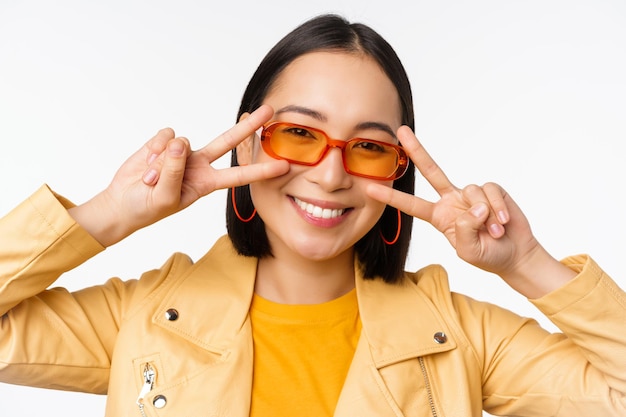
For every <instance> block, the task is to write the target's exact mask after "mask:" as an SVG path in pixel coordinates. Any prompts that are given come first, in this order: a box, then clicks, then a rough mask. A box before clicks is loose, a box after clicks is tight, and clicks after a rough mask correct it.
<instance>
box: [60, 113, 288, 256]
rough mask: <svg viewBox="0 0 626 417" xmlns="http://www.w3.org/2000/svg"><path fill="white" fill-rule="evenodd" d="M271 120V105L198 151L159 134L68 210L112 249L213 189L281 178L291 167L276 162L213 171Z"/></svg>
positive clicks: (166, 133)
mask: <svg viewBox="0 0 626 417" xmlns="http://www.w3.org/2000/svg"><path fill="white" fill-rule="evenodd" d="M272 115H273V109H272V108H271V107H270V106H267V105H264V106H261V107H259V108H258V109H257V110H256V111H254V112H253V113H251V114H250V115H249V117H247V118H245V119H243V120H242V121H240V122H239V123H237V124H236V125H235V126H233V127H232V128H231V129H229V130H228V131H226V132H224V133H223V134H221V135H220V136H218V137H217V138H216V139H214V140H213V141H211V142H210V143H209V144H207V145H206V146H205V147H204V148H202V149H199V150H196V151H192V150H191V148H190V145H189V142H188V141H187V139H185V138H182V137H176V136H175V134H174V131H173V130H172V129H169V128H168V129H162V130H160V131H159V132H158V133H157V134H156V136H154V137H153V138H152V139H150V140H149V141H148V142H147V143H146V144H145V145H144V146H143V147H142V148H141V149H140V150H138V151H137V152H136V153H135V154H134V155H132V156H131V157H130V158H129V159H128V160H126V162H124V164H123V165H122V166H121V167H120V169H119V170H118V171H117V173H116V174H115V176H114V178H113V180H112V182H111V183H110V184H109V186H108V187H107V188H106V189H105V190H104V191H103V192H101V193H99V194H98V195H96V196H95V197H94V198H92V199H91V200H89V201H88V202H86V203H84V204H82V205H80V206H76V207H73V208H71V209H70V210H69V212H70V215H71V216H72V217H74V219H75V220H76V221H77V222H78V223H79V224H80V225H81V226H82V227H83V228H85V229H86V230H87V231H88V232H89V233H90V234H91V235H92V236H93V237H94V238H95V239H96V240H98V241H99V242H100V243H101V244H102V245H103V246H110V245H112V244H114V243H116V242H118V241H120V240H122V239H123V238H125V237H126V236H128V235H130V234H131V233H133V232H135V231H136V230H139V229H140V228H142V227H145V226H148V225H150V224H152V223H155V222H157V221H159V220H161V219H163V218H165V217H167V216H169V215H171V214H173V213H176V212H178V211H180V210H182V209H184V208H186V207H188V206H189V205H191V204H192V203H193V202H195V201H196V200H197V199H199V198H200V197H203V196H205V195H207V194H209V193H211V192H213V191H215V190H218V189H223V188H230V187H233V186H240V185H245V184H249V183H251V182H254V181H259V180H263V179H267V178H272V177H276V176H280V175H283V174H285V173H286V172H287V171H288V170H289V164H288V163H287V162H286V161H280V160H276V161H271V162H267V163H260V164H251V165H248V166H237V167H229V168H225V169H215V168H214V167H212V166H211V163H212V162H214V161H215V160H216V159H218V158H219V157H221V156H222V155H224V154H225V153H227V152H229V151H230V150H232V149H233V148H235V147H236V146H237V145H238V144H239V143H240V142H242V141H243V140H244V139H246V138H247V137H249V136H251V135H252V134H253V133H254V132H255V131H256V130H257V129H258V128H259V127H261V126H262V125H263V123H265V122H267V121H268V120H269V119H270V118H271V117H272Z"/></svg>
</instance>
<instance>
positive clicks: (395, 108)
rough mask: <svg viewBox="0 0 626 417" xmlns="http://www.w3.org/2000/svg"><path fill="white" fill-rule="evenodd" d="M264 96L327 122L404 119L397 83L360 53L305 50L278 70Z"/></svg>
mask: <svg viewBox="0 0 626 417" xmlns="http://www.w3.org/2000/svg"><path fill="white" fill-rule="evenodd" d="M264 102H265V103H267V104H270V105H272V106H273V107H274V109H278V108H283V107H285V106H303V107H307V108H311V109H314V110H316V111H318V112H320V113H322V114H323V115H324V116H326V118H327V119H328V122H329V123H334V122H339V121H341V122H345V123H354V124H358V123H363V122H364V121H379V122H384V123H388V124H389V125H390V126H392V127H393V128H394V129H397V128H398V127H399V126H400V124H401V120H402V113H401V106H400V98H399V95H398V92H397V90H396V88H395V86H394V85H393V83H392V82H391V80H390V79H389V77H387V75H386V74H385V72H384V71H383V70H382V68H381V67H380V66H379V65H378V63H377V62H376V61H374V59H373V58H371V57H369V56H368V55H365V54H362V53H348V52H334V51H321V52H311V53H307V54H304V55H302V56H300V57H298V58H297V59H295V60H294V61H292V62H291V63H290V64H289V65H288V66H287V67H286V68H285V69H284V70H283V71H282V72H281V74H280V75H279V76H278V77H277V78H276V80H275V82H274V84H273V85H272V88H271V89H270V91H269V93H268V94H267V96H266V98H265V100H264Z"/></svg>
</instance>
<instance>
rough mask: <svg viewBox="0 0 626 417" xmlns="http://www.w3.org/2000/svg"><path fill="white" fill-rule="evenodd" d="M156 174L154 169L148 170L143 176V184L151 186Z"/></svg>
mask: <svg viewBox="0 0 626 417" xmlns="http://www.w3.org/2000/svg"><path fill="white" fill-rule="evenodd" d="M156 177H157V172H156V169H149V170H147V171H146V173H145V174H143V182H145V183H146V184H152V183H153V182H154V180H156Z"/></svg>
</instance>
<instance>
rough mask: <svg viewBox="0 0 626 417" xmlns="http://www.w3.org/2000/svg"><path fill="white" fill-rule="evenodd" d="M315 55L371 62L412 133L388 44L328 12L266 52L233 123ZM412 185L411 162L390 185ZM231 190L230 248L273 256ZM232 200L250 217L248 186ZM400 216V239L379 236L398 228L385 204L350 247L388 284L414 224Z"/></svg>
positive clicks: (409, 103)
mask: <svg viewBox="0 0 626 417" xmlns="http://www.w3.org/2000/svg"><path fill="white" fill-rule="evenodd" d="M316 51H338V52H348V53H356V54H364V55H367V56H369V57H371V58H372V59H374V60H375V61H376V62H377V63H378V65H380V67H381V68H382V69H383V71H384V72H385V74H386V75H387V76H388V77H389V79H390V80H391V82H392V83H393V85H394V86H395V87H396V90H397V92H398V95H399V97H400V104H401V109H402V124H405V125H407V126H409V127H410V128H411V129H412V130H415V119H414V115H413V98H412V93H411V85H410V83H409V80H408V77H407V74H406V71H405V69H404V66H403V65H402V63H401V62H400V59H399V58H398V56H397V55H396V53H395V51H394V50H393V48H392V47H391V45H389V43H388V42H387V41H386V40H385V39H383V38H382V37H381V36H380V35H379V34H378V33H377V32H376V31H374V30H373V29H372V28H370V27H369V26H366V25H364V24H361V23H350V22H348V21H347V20H346V19H344V18H343V17H340V16H337V15H332V14H326V15H321V16H318V17H315V18H313V19H311V20H308V21H306V22H305V23H303V24H302V25H300V26H298V27H297V28H296V29H294V30H293V31H291V32H290V33H288V34H287V35H286V36H285V37H284V38H282V39H281V40H280V41H279V42H278V43H277V44H276V45H275V46H274V47H273V48H272V49H271V50H270V51H269V52H268V53H267V55H266V56H265V58H264V59H263V60H262V61H261V63H260V64H259V66H258V68H257V70H256V71H255V73H254V75H253V76H252V78H251V80H250V82H249V83H248V86H247V88H246V90H245V92H244V94H243V97H242V100H241V106H240V108H239V113H238V114H237V120H239V118H240V116H241V115H242V114H243V113H246V112H248V113H250V112H252V111H254V110H255V109H257V108H258V107H259V106H261V104H263V100H264V99H265V97H266V95H267V94H268V92H269V91H270V89H271V88H272V85H273V83H274V81H275V80H276V78H277V77H278V76H279V75H280V74H281V72H282V71H283V70H284V69H285V67H287V65H289V64H290V63H291V62H292V61H293V60H295V59H296V58H298V57H300V56H301V55H304V54H307V53H309V52H316ZM236 152H237V151H236V149H233V151H232V155H231V166H236V165H238V164H237V153H236ZM414 184H415V166H414V165H413V163H412V162H410V163H409V167H408V169H407V172H406V173H405V174H404V175H403V176H402V177H400V178H398V179H397V180H395V181H394V183H393V188H395V189H397V190H401V191H404V192H407V193H410V194H413V192H414ZM232 192H233V191H232V189H230V190H228V199H227V202H226V228H227V231H228V235H229V236H230V239H231V241H232V242H233V245H234V247H235V249H236V250H237V251H238V252H239V253H240V254H242V255H245V256H254V257H257V258H262V257H266V256H272V250H271V247H270V243H269V241H268V239H267V234H266V233H265V224H264V223H263V220H262V219H261V218H260V217H259V216H254V218H253V219H252V220H251V221H249V222H247V223H244V222H242V221H240V220H239V219H238V218H237V216H236V215H235V212H234V209H233V204H232V201H231V194H232ZM235 198H236V201H237V208H238V210H239V212H240V213H242V216H249V215H250V214H251V213H252V212H253V210H254V206H253V203H252V198H251V197H250V190H249V187H248V186H247V185H246V186H242V187H236V188H235ZM401 216H402V221H401V223H402V225H401V230H400V236H399V238H398V241H397V242H396V243H395V244H393V245H387V244H386V243H384V242H383V240H382V238H381V234H382V235H383V236H385V238H386V239H387V240H391V239H392V238H393V237H394V236H395V234H396V231H397V228H398V220H397V219H398V214H397V210H396V209H395V208H393V207H390V206H387V207H385V210H384V212H383V214H382V216H381V217H380V219H379V220H378V222H377V223H376V225H375V226H374V227H373V228H372V229H371V230H370V231H369V232H367V234H366V235H365V236H363V237H362V238H361V239H360V240H359V241H358V242H357V243H356V244H355V251H356V254H357V257H358V260H359V263H360V264H361V268H362V273H363V276H364V277H365V278H368V279H371V278H375V277H381V278H382V279H383V280H384V281H385V282H388V283H395V282H398V281H399V280H400V279H401V277H402V275H403V273H404V265H405V261H406V258H407V254H408V251H409V241H410V239H411V231H412V226H413V217H412V216H409V215H407V214H405V213H402V214H401Z"/></svg>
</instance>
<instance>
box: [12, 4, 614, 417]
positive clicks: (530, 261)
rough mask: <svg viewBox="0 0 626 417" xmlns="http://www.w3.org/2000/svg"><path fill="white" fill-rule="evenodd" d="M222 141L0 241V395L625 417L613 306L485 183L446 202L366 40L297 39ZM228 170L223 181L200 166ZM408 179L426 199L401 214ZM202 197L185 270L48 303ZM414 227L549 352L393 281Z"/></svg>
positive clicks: (377, 45) (412, 283) (182, 408)
mask: <svg viewBox="0 0 626 417" xmlns="http://www.w3.org/2000/svg"><path fill="white" fill-rule="evenodd" d="M238 119H239V122H238V123H237V124H236V125H235V126H234V127H233V128H231V129H230V130H228V131H227V132H225V133H224V134H223V135H221V136H220V137H218V138H217V139H215V140H214V141H213V142H211V143H210V144H208V145H207V146H206V147H205V148H203V149H201V150H197V151H192V150H191V149H190V146H189V143H188V141H187V140H186V139H185V138H181V137H176V135H175V133H174V132H173V131H172V130H171V129H164V130H161V131H159V132H158V133H157V135H156V136H155V137H153V138H152V139H151V140H150V141H148V142H147V143H146V145H145V146H144V147H142V149H140V150H139V151H138V152H137V153H135V154H134V155H133V156H131V158H129V159H128V160H127V161H126V162H125V163H124V164H123V165H122V167H121V168H120V170H119V171H118V172H117V174H116V175H115V177H114V179H113V181H112V182H111V184H110V185H109V186H108V187H107V189H105V190H104V191H103V192H101V193H99V194H97V195H96V196H95V197H94V198H93V199H91V200H90V201H88V202H87V203H85V204H82V205H79V206H73V205H72V204H71V203H70V202H68V201H67V200H65V199H64V198H62V197H60V196H57V195H55V194H54V193H52V192H51V191H50V190H49V189H48V188H47V187H42V188H41V189H40V190H38V191H37V192H36V193H35V194H34V195H33V196H32V197H31V198H29V199H28V200H27V201H25V202H24V203H23V204H21V205H20V206H19V207H17V208H16V209H15V210H13V211H12V212H11V213H9V214H8V215H7V216H6V217H5V218H4V219H2V221H1V222H0V235H2V236H6V237H8V239H9V241H10V242H11V247H10V248H6V249H4V250H3V253H2V257H1V259H2V268H1V269H0V271H1V272H0V288H1V291H2V292H1V293H0V311H2V313H3V314H4V316H3V322H2V338H0V363H1V364H2V366H1V367H0V378H1V379H2V380H3V381H7V382H11V383H17V384H27V385H33V386H43V387H50V388H60V389H70V390H78V391H86V392H95V393H107V394H108V401H107V410H106V415H108V416H141V415H143V416H184V415H210V416H246V415H252V416H265V415H272V416H276V415H303V416H306V415H310V416H320V415H333V414H334V415H337V416H354V415H358V416H368V415H371V416H383V415H390V416H391V415H394V416H399V415H406V416H443V415H445V416H469V415H472V416H478V415H480V414H481V409H483V408H484V409H485V410H487V411H489V412H490V413H493V414H501V415H528V416H542V415H545V416H554V415H561V416H573V415H580V416H586V415H602V416H618V415H623V414H624V412H625V411H626V399H625V395H624V393H625V392H626V363H625V362H626V359H625V358H626V355H624V354H623V352H624V351H625V350H626V336H624V334H623V327H624V324H626V322H625V318H626V296H625V294H624V292H623V291H622V290H621V289H619V288H618V287H617V285H616V284H615V283H614V282H613V281H612V280H611V279H610V278H609V277H607V276H606V275H605V274H604V273H603V272H602V271H601V270H600V268H599V267H598V266H597V265H596V264H595V263H594V262H593V260H591V259H590V258H588V257H586V256H577V257H572V258H568V259H566V260H564V261H563V262H558V261H556V260H555V259H553V258H552V257H551V256H550V255H549V254H548V253H547V252H546V251H545V250H544V249H543V248H542V247H541V246H540V245H539V243H538V242H537V241H536V239H535V238H534V236H533V234H532V232H531V230H530V227H529V225H528V222H527V221H526V219H525V217H524V215H523V213H522V212H521V211H520V209H519V208H518V206H517V205H516V204H515V202H514V201H513V200H512V199H511V198H510V196H508V194H507V193H506V192H505V191H504V190H503V189H502V188H500V187H499V186H498V185H496V184H485V185H484V186H475V185H471V186H467V187H465V188H463V189H458V188H456V187H455V186H454V185H452V184H451V183H450V181H449V180H448V179H447V178H446V176H445V174H444V173H443V172H442V170H441V169H440V168H439V167H438V166H437V165H436V163H435V162H434V161H433V160H432V159H431V158H430V156H429V155H428V154H427V152H426V151H425V150H424V149H423V148H422V147H421V145H420V143H419V141H418V140H417V139H416V138H415V136H414V135H413V133H412V129H413V108H412V99H411V92H410V87H409V83H408V80H407V77H406V74H405V72H404V70H403V68H402V65H401V64H400V61H399V60H398V58H397V57H396V55H395V53H394V52H393V50H392V48H391V47H390V46H389V45H388V44H387V43H386V42H385V41H384V40H383V39H382V38H380V36H379V35H377V34H376V33H375V32H374V31H372V30H371V29H370V28H368V27H366V26H363V25H358V24H356V25H350V24H349V23H347V22H345V21H343V20H342V19H340V18H338V17H336V16H321V17H319V18H316V19H313V20H311V21H309V22H306V23H305V24H303V25H302V26H300V27H298V28H297V29H295V30H294V31H293V32H291V33H290V34H288V35H287V36H286V37H285V38H284V39H283V40H282V41H281V42H279V43H278V44H277V45H276V46H275V47H274V48H273V49H272V50H271V51H270V52H269V53H268V55H267V56H266V57H265V59H264V60H263V61H262V62H261V64H260V66H259V68H258V70H257V71H256V73H255V74H254V76H253V78H252V80H251V82H250V84H249V85H248V88H247V90H246V92H245V93H244V97H243V100H242V104H241V108H240V112H239V117H238ZM229 150H233V154H232V155H233V156H232V158H233V160H232V165H233V167H231V168H228V169H224V170H216V169H214V168H212V167H211V163H212V162H213V161H215V159H217V158H218V157H219V156H221V155H223V154H224V153H226V152H228V151H229ZM413 164H414V165H413ZM414 166H416V167H417V168H418V169H419V171H420V172H421V173H422V175H423V176H424V177H425V178H426V179H427V180H428V181H429V182H430V183H431V184H432V186H433V187H434V189H435V190H436V191H437V192H438V193H439V195H440V196H441V198H440V200H439V201H437V202H435V203H431V202H427V201H424V200H421V199H419V198H418V197H415V196H413V194H412V193H413V181H414ZM221 188H233V190H234V191H233V192H231V193H230V194H229V200H228V207H227V222H228V234H229V236H228V237H224V238H222V239H220V240H219V241H218V242H217V243H216V244H215V245H214V247H213V248H212V249H211V250H210V251H209V252H208V253H207V254H206V255H205V256H204V257H203V258H202V259H200V260H198V261H197V262H195V263H194V262H192V261H191V260H190V259H188V258H187V257H185V256H184V255H181V254H175V255H173V256H172V257H171V258H170V259H169V260H168V261H167V262H166V263H165V264H164V266H163V267H162V268H161V269H159V270H154V271H149V272H146V273H145V274H144V275H143V276H142V277H141V279H139V280H130V281H125V282H124V281H121V280H119V279H112V280H109V281H108V282H107V283H105V284H104V285H102V286H99V287H93V288H87V289H85V290H82V291H78V292H76V293H68V292H67V291H65V290H63V289H54V290H45V289H46V288H47V287H48V286H49V285H50V284H51V283H52V282H53V281H54V280H55V279H56V278H57V277H58V276H59V275H60V274H62V273H63V272H64V271H67V270H69V269H71V268H73V267H74V266H76V265H78V264H80V263H82V262H84V261H86V260H87V259H88V258H90V257H91V256H94V255H95V254H96V253H98V252H99V251H101V250H102V249H103V248H104V247H107V246H110V245H112V244H114V243H116V242H118V241H120V240H121V239H123V238H124V237H126V236H128V235H130V234H131V233H133V232H134V231H136V230H138V229H140V228H142V227H144V226H147V225H150V224H152V223H154V222H156V221H158V220H160V219H162V218H164V217H167V216H168V215H170V214H172V213H175V212H177V211H180V210H182V209H184V208H185V207H187V206H189V205H190V204H192V203H193V202H194V201H196V200H197V199H198V198H200V197H202V196H204V195H207V194H209V193H210V192H212V191H214V190H216V189H221ZM412 217H417V218H419V219H422V220H425V221H428V222H430V223H431V224H432V225H433V226H434V227H436V228H437V229H438V230H440V231H441V232H442V233H444V235H445V236H446V238H447V239H448V240H449V241H450V243H451V244H452V245H453V246H454V248H455V249H456V251H457V253H458V254H459V256H460V257H461V258H463V259H464V260H466V261H468V262H469V263H471V264H473V265H476V266H478V267H480V268H482V269H485V270H487V271H490V272H494V273H496V274H498V275H499V276H501V277H502V279H504V280H505V281H506V282H507V283H508V284H509V285H511V286H512V287H513V288H514V289H516V290H517V291H518V292H520V293H521V294H523V295H524V296H526V297H528V298H530V299H532V300H533V302H534V303H535V305H536V306H537V307H538V308H539V309H541V310H542V311H543V312H544V313H546V314H547V315H548V316H549V317H550V318H551V319H552V320H553V321H554V323H555V324H556V325H557V326H559V327H560V328H561V330H562V331H563V334H554V335H551V334H548V333H547V332H546V331H544V330H542V329H541V328H539V327H538V326H537V325H536V323H534V322H532V321H529V320H527V319H523V318H520V317H518V316H516V315H514V314H512V313H510V312H508V311H506V310H503V309H501V308H498V307H495V306H493V305H488V304H484V303H479V302H476V301H473V300H471V299H468V298H466V297H463V296H460V295H457V294H452V293H450V290H449V288H448V286H447V281H446V277H445V271H443V269H441V268H440V267H438V266H429V267H426V268H424V269H422V270H420V271H418V272H416V273H405V272H403V268H404V262H405V258H406V254H407V250H408V244H409V239H410V230H411V219H412ZM600 317H601V318H602V321H601V322H600V321H599V320H596V318H600Z"/></svg>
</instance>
